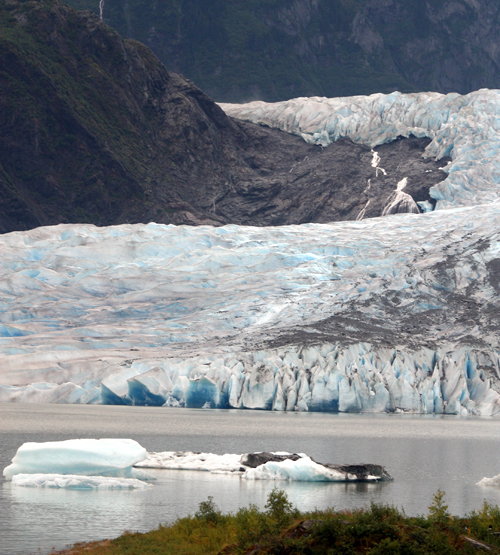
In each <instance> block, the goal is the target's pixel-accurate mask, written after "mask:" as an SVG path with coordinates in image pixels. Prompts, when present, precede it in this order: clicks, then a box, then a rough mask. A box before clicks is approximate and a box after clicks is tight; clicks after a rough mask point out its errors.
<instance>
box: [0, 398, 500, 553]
mask: <svg viewBox="0 0 500 555" xmlns="http://www.w3.org/2000/svg"><path fill="white" fill-rule="evenodd" d="M92 437H95V438H100V437H101V438H102V437H123V438H132V439H135V440H136V441H138V442H139V443H140V444H141V445H143V446H144V447H145V448H146V449H148V450H149V451H172V450H175V451H199V452H212V453H218V454H222V453H248V452H254V451H271V450H273V451H291V452H304V453H307V454H309V455H311V456H312V457H313V458H315V459H316V460H318V461H320V462H332V463H357V462H372V463H379V464H382V465H384V466H385V467H386V468H387V470H388V471H389V473H390V474H391V475H392V476H393V477H394V482H390V483H385V484H332V483H329V484H325V483H291V482H268V481H248V480H244V479H241V478H240V477H239V476H232V475H221V474H210V473H207V472H192V471H167V470H155V471H148V472H150V473H151V474H154V476H155V477H156V478H157V481H156V482H154V486H153V487H151V488H148V489H147V490H138V491H101V492H98V491H74V490H54V489H34V488H23V487H13V486H12V484H11V483H10V482H6V481H5V480H3V479H2V483H1V484H0V553H1V554H2V555H14V554H23V555H29V554H32V553H33V554H34V553H38V554H45V553H48V552H49V551H50V550H51V549H52V548H56V549H62V548H64V547H66V546H68V545H69V544H73V543H75V542H79V541H87V540H97V539H103V538H112V537H116V536H118V535H120V534H121V533H123V532H124V531H125V530H130V531H147V530H151V529H153V528H156V527H157V526H158V525H159V524H160V523H168V522H172V521H174V520H175V519H176V518H177V517H183V516H186V515H188V514H190V513H191V514H193V513H194V512H196V510H197V509H198V504H199V503H200V502H201V501H204V500H206V499H207V497H208V496H209V495H212V496H213V498H214V501H215V503H216V504H217V505H218V507H219V508H220V509H221V510H223V511H236V510H237V509H238V507H241V506H244V505H247V504H249V503H254V504H256V505H258V506H260V507H263V506H264V504H265V502H266V498H267V496H268V494H269V492H270V491H271V489H272V488H273V487H274V486H275V485H276V484H277V485H278V486H279V487H280V488H282V489H284V490H285V491H286V492H287V494H288V496H289V498H290V499H291V501H292V502H293V503H294V504H295V505H297V507H298V508H299V509H302V510H307V509H313V508H315V507H318V508H325V507H329V506H334V507H336V508H337V509H347V508H353V507H363V506H367V505H369V504H370V502H371V501H374V502H376V503H390V504H394V505H396V506H398V507H400V508H401V507H402V508H404V510H405V511H406V513H407V514H411V515H413V514H419V513H426V512H427V508H428V506H429V504H430V503H431V501H432V496H433V494H434V493H435V492H436V491H437V490H438V488H441V489H442V490H444V491H445V492H446V502H447V503H448V504H449V507H450V511H451V512H452V513H453V514H457V515H463V514H465V513H467V512H469V511H470V510H472V509H479V508H480V507H481V505H482V503H483V500H484V499H486V500H487V501H488V502H490V503H494V504H500V488H498V489H496V488H481V487H478V486H476V485H475V484H476V483H477V482H478V481H479V480H480V479H481V478H483V477H484V476H488V477H492V476H495V475H497V474H499V473H500V421H499V420H497V419H485V418H473V417H470V418H461V417H454V416H416V415H406V414H397V415H386V414H384V415H368V414H322V413H281V412H280V413H272V412H259V411H224V410H191V409H175V408H152V407H119V406H100V405H98V406H88V405H83V406H81V405H36V404H14V403H0V467H1V468H2V469H3V468H4V467H5V466H7V465H8V464H9V463H10V461H11V459H12V457H13V456H14V455H15V453H16V450H17V448H18V447H19V446H20V445H21V444H22V443H24V442H27V441H56V440H63V439H70V438H92Z"/></svg>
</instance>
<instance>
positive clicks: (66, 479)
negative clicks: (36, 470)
mask: <svg viewBox="0 0 500 555" xmlns="http://www.w3.org/2000/svg"><path fill="white" fill-rule="evenodd" d="M12 484H13V485H14V486H22V487H29V488H64V489H77V490H89V489H90V490H116V489H146V488H148V487H151V485H150V484H148V483H146V482H143V481H142V480H137V479H135V478H110V477H108V476H80V475H74V474H16V475H15V476H13V477H12Z"/></svg>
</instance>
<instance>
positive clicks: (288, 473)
mask: <svg viewBox="0 0 500 555" xmlns="http://www.w3.org/2000/svg"><path fill="white" fill-rule="evenodd" d="M351 476H352V477H351ZM244 477H245V478H246V479H247V480H289V481H295V482H345V481H350V480H356V477H355V476H354V475H350V474H344V473H343V472H339V471H338V470H332V469H330V468H327V467H326V466H323V465H321V464H318V463H316V462H314V461H313V460H311V459H310V458H309V457H303V458H300V459H299V460H297V461H292V460H285V461H280V462H274V461H270V462H267V463H264V464H263V465H260V466H258V467H257V468H250V469H249V470H247V471H246V473H245V476H244ZM368 480H373V481H376V480H377V478H376V477H375V476H373V478H372V477H371V476H369V477H368Z"/></svg>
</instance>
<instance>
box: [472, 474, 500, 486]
mask: <svg viewBox="0 0 500 555" xmlns="http://www.w3.org/2000/svg"><path fill="white" fill-rule="evenodd" d="M476 486H482V487H497V488H498V487H500V474H498V476H494V477H493V478H486V477H485V478H483V479H482V480H480V481H479V482H478V483H477V484H476Z"/></svg>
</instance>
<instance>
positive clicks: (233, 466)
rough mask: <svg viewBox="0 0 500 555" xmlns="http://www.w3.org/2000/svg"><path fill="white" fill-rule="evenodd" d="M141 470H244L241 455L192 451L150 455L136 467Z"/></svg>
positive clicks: (216, 471) (215, 471)
mask: <svg viewBox="0 0 500 555" xmlns="http://www.w3.org/2000/svg"><path fill="white" fill-rule="evenodd" d="M135 466H136V467H141V468H165V469H170V470H203V471H207V472H212V473H222V472H239V471H241V470H242V466H241V455H234V454H229V453H228V454H225V455H215V454H214V453H193V452H191V451H185V452H180V451H179V452H176V451H164V452H162V453H148V456H147V458H146V459H145V460H144V461H141V462H140V463H137V464H136V465H135Z"/></svg>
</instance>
